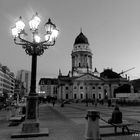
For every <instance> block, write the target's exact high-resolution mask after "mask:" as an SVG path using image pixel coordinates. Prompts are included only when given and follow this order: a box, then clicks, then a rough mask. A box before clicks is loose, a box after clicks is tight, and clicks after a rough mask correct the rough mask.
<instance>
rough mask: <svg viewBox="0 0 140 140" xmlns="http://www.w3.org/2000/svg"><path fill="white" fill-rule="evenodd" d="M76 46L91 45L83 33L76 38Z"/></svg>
mask: <svg viewBox="0 0 140 140" xmlns="http://www.w3.org/2000/svg"><path fill="white" fill-rule="evenodd" d="M76 44H89V43H88V39H87V37H86V36H85V35H84V34H83V33H82V32H81V33H80V34H79V35H78V36H77V37H76V39H75V42H74V45H76Z"/></svg>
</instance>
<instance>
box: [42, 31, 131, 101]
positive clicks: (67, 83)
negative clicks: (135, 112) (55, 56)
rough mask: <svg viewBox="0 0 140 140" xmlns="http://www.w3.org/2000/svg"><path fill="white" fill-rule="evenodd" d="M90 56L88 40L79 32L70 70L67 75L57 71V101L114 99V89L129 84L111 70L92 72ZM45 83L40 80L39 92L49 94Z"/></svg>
mask: <svg viewBox="0 0 140 140" xmlns="http://www.w3.org/2000/svg"><path fill="white" fill-rule="evenodd" d="M92 56H93V54H92V51H91V49H90V45H89V42H88V39H87V37H86V36H85V35H84V34H83V33H82V31H81V32H80V34H79V35H78V36H77V37H76V39H75V41H74V44H73V49H72V53H71V60H72V61H71V62H72V68H71V70H70V71H69V72H68V74H67V75H63V74H62V72H61V70H59V75H58V79H57V80H58V83H57V98H58V99H81V100H82V99H95V98H96V99H104V98H114V97H116V93H115V92H114V91H115V89H116V88H118V87H119V86H121V85H123V84H130V82H129V79H127V78H126V77H125V78H123V77H121V75H120V74H118V73H116V72H114V71H113V70H112V69H104V71H103V72H101V73H99V72H98V70H97V68H94V70H93V66H92V64H93V62H92ZM46 81H47V78H44V79H41V80H40V90H44V91H46V93H48V94H50V93H51V92H47V90H49V88H50V87H48V84H47V82H46ZM41 83H42V84H41ZM49 86H51V85H49ZM55 86H56V85H55ZM41 88H44V89H41Z"/></svg>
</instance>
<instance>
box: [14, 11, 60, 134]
mask: <svg viewBox="0 0 140 140" xmlns="http://www.w3.org/2000/svg"><path fill="white" fill-rule="evenodd" d="M40 22H41V20H40V18H39V16H38V14H37V13H36V14H35V15H34V16H33V17H32V19H31V20H30V21H29V26H30V31H31V33H32V35H33V40H32V41H28V40H27V39H25V38H24V36H25V35H27V34H26V33H25V30H24V28H25V24H24V22H23V21H22V17H20V18H19V20H18V21H17V22H16V24H15V27H14V28H12V35H13V36H14V43H15V44H16V45H21V46H22V48H23V49H25V52H26V53H27V54H28V55H30V56H32V66H31V86H30V93H29V95H28V97H27V104H26V119H25V122H24V123H23V127H22V132H23V133H38V132H40V130H39V122H38V95H37V94H36V69H37V56H40V55H42V54H43V53H44V50H46V49H48V48H49V46H54V45H55V41H56V38H57V35H58V30H57V28H56V26H55V25H54V24H53V23H52V22H51V19H50V18H49V20H48V22H47V23H46V24H45V31H46V34H45V36H44V37H45V39H44V41H41V38H40V36H39V34H38V27H39V24H40Z"/></svg>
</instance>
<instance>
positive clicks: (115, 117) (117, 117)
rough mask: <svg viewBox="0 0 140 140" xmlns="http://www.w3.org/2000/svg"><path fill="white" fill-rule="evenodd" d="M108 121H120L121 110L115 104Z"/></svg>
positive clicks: (116, 122)
mask: <svg viewBox="0 0 140 140" xmlns="http://www.w3.org/2000/svg"><path fill="white" fill-rule="evenodd" d="M108 123H115V124H118V123H122V112H121V111H120V109H119V107H118V106H115V108H114V111H113V112H112V117H111V118H110V119H109V120H108Z"/></svg>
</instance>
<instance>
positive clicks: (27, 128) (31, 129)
mask: <svg viewBox="0 0 140 140" xmlns="http://www.w3.org/2000/svg"><path fill="white" fill-rule="evenodd" d="M22 132H23V133H38V132H40V130H39V122H36V121H35V122H33V121H25V122H24V123H23V125H22Z"/></svg>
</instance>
